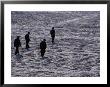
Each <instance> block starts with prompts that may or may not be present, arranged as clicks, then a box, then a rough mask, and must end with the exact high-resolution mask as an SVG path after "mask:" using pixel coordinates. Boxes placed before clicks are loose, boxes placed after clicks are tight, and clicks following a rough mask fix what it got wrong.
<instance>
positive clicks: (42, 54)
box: [41, 49, 45, 57]
mask: <svg viewBox="0 0 110 87" xmlns="http://www.w3.org/2000/svg"><path fill="white" fill-rule="evenodd" d="M44 54H45V49H41V56H42V57H43V56H44Z"/></svg>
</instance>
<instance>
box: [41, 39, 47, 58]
mask: <svg viewBox="0 0 110 87" xmlns="http://www.w3.org/2000/svg"><path fill="white" fill-rule="evenodd" d="M46 48H47V44H46V39H43V41H42V42H41V43H40V49H41V51H40V52H41V56H42V57H43V56H44V54H45V49H46Z"/></svg>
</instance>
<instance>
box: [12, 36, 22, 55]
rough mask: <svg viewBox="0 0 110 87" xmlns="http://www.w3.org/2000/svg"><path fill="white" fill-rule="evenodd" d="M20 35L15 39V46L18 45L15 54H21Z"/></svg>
mask: <svg viewBox="0 0 110 87" xmlns="http://www.w3.org/2000/svg"><path fill="white" fill-rule="evenodd" d="M19 37H20V36H17V38H16V39H15V40H14V47H16V51H15V55H16V54H17V53H18V54H19V47H20V46H21V42H20V39H19Z"/></svg>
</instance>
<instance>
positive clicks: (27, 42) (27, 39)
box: [25, 32, 30, 49]
mask: <svg viewBox="0 0 110 87" xmlns="http://www.w3.org/2000/svg"><path fill="white" fill-rule="evenodd" d="M29 35H30V32H28V33H27V34H26V35H25V40H26V49H28V48H30V47H29V41H30V38H29Z"/></svg>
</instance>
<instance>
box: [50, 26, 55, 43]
mask: <svg viewBox="0 0 110 87" xmlns="http://www.w3.org/2000/svg"><path fill="white" fill-rule="evenodd" d="M50 34H51V37H52V43H54V38H55V30H54V27H52V30H50Z"/></svg>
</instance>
